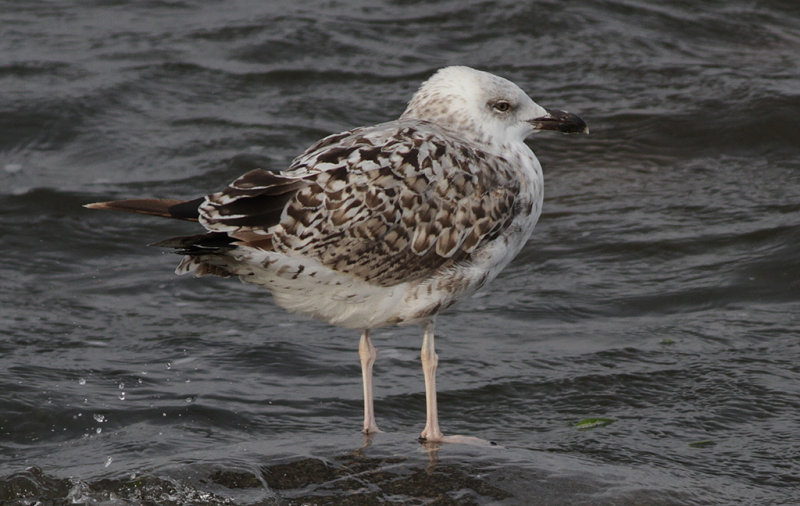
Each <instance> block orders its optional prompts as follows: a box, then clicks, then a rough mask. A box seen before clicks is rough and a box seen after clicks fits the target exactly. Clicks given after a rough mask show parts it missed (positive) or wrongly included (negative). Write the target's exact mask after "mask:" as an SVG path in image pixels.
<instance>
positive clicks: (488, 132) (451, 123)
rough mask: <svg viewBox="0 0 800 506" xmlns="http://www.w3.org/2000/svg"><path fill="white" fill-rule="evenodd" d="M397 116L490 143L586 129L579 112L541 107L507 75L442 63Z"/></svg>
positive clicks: (501, 143)
mask: <svg viewBox="0 0 800 506" xmlns="http://www.w3.org/2000/svg"><path fill="white" fill-rule="evenodd" d="M400 119H417V120H422V121H429V122H431V123H434V124H435V125H437V126H439V127H440V128H444V129H446V130H449V131H451V132H453V133H455V134H457V135H459V136H461V137H465V138H467V139H469V140H472V141H477V142H480V143H483V144H488V145H497V146H501V145H504V144H508V143H509V142H522V141H523V140H525V138H527V137H528V136H530V135H531V134H533V133H535V132H537V131H539V130H558V131H561V132H566V133H580V132H582V133H589V128H588V127H587V126H586V123H585V122H584V121H583V120H582V119H581V118H579V117H578V116H576V115H574V114H571V113H568V112H565V111H558V110H547V109H545V108H544V107H542V106H540V105H539V104H537V103H536V102H534V101H533V100H531V98H530V97H529V96H528V95H527V94H526V93H525V92H524V91H522V90H521V89H520V88H519V86H517V85H516V84H514V83H512V82H511V81H509V80H507V79H503V78H502V77H498V76H496V75H494V74H490V73H488V72H482V71H480V70H475V69H473V68H470V67H462V66H454V67H445V68H443V69H440V70H439V71H437V72H436V73H435V74H434V75H433V76H431V78H430V79H428V80H427V81H425V82H424V83H422V86H420V88H419V90H418V91H417V92H416V93H415V94H414V96H413V97H412V98H411V101H410V102H409V103H408V107H407V108H406V110H405V112H404V113H403V115H402V116H401V117H400Z"/></svg>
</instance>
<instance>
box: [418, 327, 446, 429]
mask: <svg viewBox="0 0 800 506" xmlns="http://www.w3.org/2000/svg"><path fill="white" fill-rule="evenodd" d="M433 326H434V322H433V320H432V319H431V320H428V322H427V323H426V324H425V334H424V336H423V338H422V352H421V353H420V358H421V359H422V373H423V374H424V375H425V404H426V409H427V413H428V415H427V418H426V420H425V429H423V430H422V433H421V434H420V435H419V437H420V438H421V439H424V440H426V441H428V442H432V443H435V442H438V441H442V439H443V437H444V436H443V435H442V431H441V430H439V413H438V410H437V407H436V367H437V366H438V365H439V356H438V355H437V354H436V349H435V347H434V345H433Z"/></svg>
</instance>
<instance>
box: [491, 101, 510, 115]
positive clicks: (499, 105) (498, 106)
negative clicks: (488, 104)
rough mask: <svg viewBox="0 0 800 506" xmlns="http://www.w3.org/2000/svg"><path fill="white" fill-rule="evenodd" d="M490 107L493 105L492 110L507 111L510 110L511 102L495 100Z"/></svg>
mask: <svg viewBox="0 0 800 506" xmlns="http://www.w3.org/2000/svg"><path fill="white" fill-rule="evenodd" d="M492 107H494V110H495V111H497V112H508V111H510V110H511V104H509V103H508V102H506V101H505V100H500V101H498V102H495V103H494V104H493V105H492Z"/></svg>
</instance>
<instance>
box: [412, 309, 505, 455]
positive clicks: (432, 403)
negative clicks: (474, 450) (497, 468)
mask: <svg viewBox="0 0 800 506" xmlns="http://www.w3.org/2000/svg"><path fill="white" fill-rule="evenodd" d="M433 323H434V322H433V320H429V321H428V323H426V324H425V335H424V337H423V338H422V353H421V358H422V372H423V373H424V374H425V403H426V405H427V411H428V416H427V419H426V421H425V428H424V429H423V430H422V433H421V434H420V435H419V437H420V439H424V440H425V442H426V443H462V444H468V445H475V446H491V445H493V443H490V442H489V441H485V440H483V439H480V438H476V437H472V436H445V435H444V434H442V431H441V430H439V413H438V409H437V406H436V367H437V366H438V365H439V356H438V355H437V354H436V349H435V347H434V345H433Z"/></svg>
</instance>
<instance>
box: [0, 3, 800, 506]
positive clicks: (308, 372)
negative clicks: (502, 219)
mask: <svg viewBox="0 0 800 506" xmlns="http://www.w3.org/2000/svg"><path fill="white" fill-rule="evenodd" d="M0 23H2V25H1V26H2V33H3V36H2V37H0V90H2V93H0V111H2V112H1V113H0V235H1V236H2V239H3V240H2V243H3V252H4V255H3V262H2V263H0V279H2V282H1V283H0V329H2V330H0V332H1V333H2V339H1V340H0V502H3V503H12V504H29V503H34V502H35V501H37V500H38V501H43V502H45V503H55V504H59V503H71V502H75V503H87V504H99V503H111V504H137V503H142V502H145V503H146V502H149V503H159V504H169V503H172V504H182V503H211V504H224V503H238V504H253V503H258V504H274V503H279V504H299V503H326V502H341V501H351V503H354V504H356V503H359V502H360V503H364V504H368V503H374V502H376V501H397V502H406V503H412V504H415V503H423V502H431V503H435V504H448V503H456V502H458V503H478V504H492V503H507V504H517V503H545V504H552V503H560V504H589V503H591V504H597V503H599V504H604V503H614V504H672V503H678V504H705V503H733V502H744V503H751V504H780V503H796V502H798V500H800V464H798V462H800V438H799V437H798V434H800V425H799V423H798V417H797V413H798V412H799V411H800V381H799V380H800V366H799V365H798V364H800V339H799V336H800V316H798V314H800V256H799V255H798V253H797V252H798V251H799V250H800V142H799V141H798V139H800V119H799V118H800V70H798V69H800V9H799V8H798V6H797V3H796V2H792V1H777V0H776V1H762V2H753V1H744V0H738V1H733V2H705V3H700V4H695V3H688V2H679V1H670V2H666V3H664V2H661V3H659V5H658V6H655V5H650V3H648V2H643V1H631V0H629V1H621V0H618V1H607V2H589V1H577V2H537V3H536V4H535V5H530V4H529V3H527V2H503V1H499V0H495V1H487V2H481V3H474V4H472V5H467V3H465V2H459V1H455V0H453V1H445V2H438V3H436V4H435V5H430V4H429V3H428V2H412V1H406V2H382V3H376V2H360V3H358V2H349V3H339V2H324V3H311V2H303V1H299V2H298V1H293V2H269V3H267V2H259V1H255V0H239V1H229V2H212V1H207V2H179V1H156V0H152V1H148V2H134V3H130V4H127V3H123V2H113V1H106V2H103V1H96V2H34V3H26V2H3V5H2V8H0ZM447 64H468V65H472V66H475V67H479V68H483V69H486V70H489V71H492V72H495V73H498V74H500V75H503V76H506V77H508V78H510V79H512V80H514V81H515V82H517V83H518V84H520V85H521V86H522V87H523V88H524V89H526V90H527V91H528V92H529V93H530V94H531V95H532V96H533V97H534V98H535V99H536V100H537V101H538V102H539V103H540V104H543V105H545V106H548V107H555V108H565V109H568V110H570V111H573V112H576V113H579V114H580V115H581V116H582V117H583V118H584V119H586V120H587V122H588V123H589V125H590V126H591V129H592V134H591V135H590V136H584V137H576V136H559V135H555V134H544V135H540V136H538V137H536V138H535V139H534V140H533V141H532V145H533V146H534V149H535V151H536V153H537V154H538V156H539V158H540V160H541V161H542V164H543V165H544V167H545V178H546V200H545V211H544V214H543V216H542V219H541V221H540V223H539V225H538V226H537V229H536V231H535V233H534V238H533V239H532V241H531V242H530V243H529V244H528V245H527V246H526V248H525V249H524V250H523V252H522V253H521V254H520V256H519V257H518V258H517V260H516V261H515V262H514V263H513V264H512V265H511V266H510V267H509V268H508V269H507V270H506V271H505V272H504V273H503V274H502V275H501V276H500V278H499V279H498V280H497V281H496V282H495V283H494V284H492V285H491V286H490V287H488V289H486V290H484V291H483V292H481V293H479V294H478V295H477V296H475V297H474V298H472V299H470V300H467V301H464V302H463V303H461V304H460V305H457V306H455V307H454V308H452V309H451V310H450V311H449V312H448V313H446V314H445V315H444V316H442V317H440V318H439V320H438V332H439V334H438V335H439V338H438V340H437V344H438V352H439V355H440V359H441V362H440V365H439V391H440V415H441V418H442V424H443V430H445V431H446V432H449V433H461V434H471V435H476V436H480V437H482V438H485V439H489V440H491V441H495V442H497V443H498V444H499V446H497V447H491V448H472V447H464V446H457V445H456V446H453V445H445V446H443V447H441V448H438V449H431V448H424V447H422V446H421V445H420V444H419V443H418V442H417V441H416V436H417V434H418V433H419V431H420V430H421V429H422V425H423V424H424V394H423V386H422V374H421V369H420V366H419V360H418V356H419V350H418V348H419V346H420V344H421V331H420V330H419V329H416V328H402V329H398V328H392V329H385V330H383V331H380V332H376V333H375V335H374V339H375V343H376V346H377V347H378V349H379V357H378V362H377V364H376V372H375V374H376V376H375V381H376V412H377V417H378V423H379V424H380V426H381V427H382V429H383V430H384V431H385V432H384V433H382V434H378V435H377V437H375V438H374V440H373V441H372V442H371V445H369V446H364V445H365V442H364V440H363V437H362V436H361V435H360V434H359V432H358V430H359V428H360V424H361V386H360V369H359V365H358V360H357V354H356V348H357V342H358V335H357V333H354V332H351V331H345V330H341V329H336V328H331V327H328V326H326V325H323V324H320V323H316V322H312V321H307V320H303V319H302V318H298V317H295V316H292V315H289V314H286V313H284V312H283V311H281V310H279V309H277V308H276V307H275V306H274V305H273V304H272V303H271V301H270V300H269V296H268V295H266V294H265V293H263V292H261V291H260V290H258V289H257V288H254V287H249V286H245V285H241V284H239V283H238V282H235V281H230V280H222V279H208V278H205V279H201V280H196V279H190V278H187V277H181V278H178V277H175V276H174V275H173V274H172V269H173V268H174V266H175V264H176V262H177V257H175V256H174V255H170V254H164V253H160V252H159V251H158V250H155V249H151V248H147V247H145V245H146V244H147V243H149V242H153V241H156V240H159V239H162V238H165V237H170V236H172V235H180V234H186V233H191V231H193V230H195V228H193V226H192V224H187V223H169V222H165V221H160V220H155V219H148V218H146V217H136V216H128V215H116V214H113V213H105V214H102V213H98V212H90V211H87V210H85V209H83V208H81V204H84V203H87V202H92V201H96V200H103V199H112V198H124V197H133V196H161V197H167V196H171V197H187V198H188V197H194V196H197V195H201V194H204V193H206V192H209V191H213V190H216V189H218V188H220V187H221V186H222V185H223V184H225V183H226V182H228V181H230V180H232V179H234V178H235V177H236V176H238V175H239V174H241V173H242V172H244V171H245V170H248V169H250V168H253V167H272V168H280V167H285V166H286V165H287V164H288V162H289V160H291V158H292V157H293V156H295V155H296V154H298V153H300V152H301V151H302V150H303V149H305V148H306V147H307V146H308V145H310V144H311V143H312V142H313V141H315V140H317V139H318V138H320V137H322V136H323V135H326V134H328V133H331V132H336V131H341V130H344V129H347V128H351V127H354V126H358V125H365V124H373V123H377V122H380V121H385V120H388V119H392V118H394V117H396V116H398V115H399V114H400V112H401V111H402V110H403V107H404V104H405V102H406V101H407V100H408V98H409V97H410V95H411V93H412V92H413V90H414V89H415V88H416V87H417V86H418V84H419V83H420V82H421V81H422V80H423V79H425V78H426V77H427V76H428V75H430V73H431V72H432V71H433V70H435V69H436V68H438V67H440V66H443V65H447ZM591 418H601V419H604V420H605V422H603V423H600V424H598V425H597V426H594V427H593V428H589V429H586V430H580V429H579V428H578V427H576V424H578V423H579V422H581V421H582V420H586V419H591ZM609 421H610V423H609Z"/></svg>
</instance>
